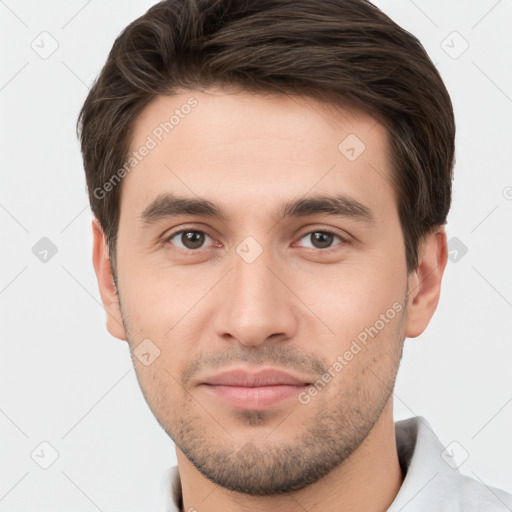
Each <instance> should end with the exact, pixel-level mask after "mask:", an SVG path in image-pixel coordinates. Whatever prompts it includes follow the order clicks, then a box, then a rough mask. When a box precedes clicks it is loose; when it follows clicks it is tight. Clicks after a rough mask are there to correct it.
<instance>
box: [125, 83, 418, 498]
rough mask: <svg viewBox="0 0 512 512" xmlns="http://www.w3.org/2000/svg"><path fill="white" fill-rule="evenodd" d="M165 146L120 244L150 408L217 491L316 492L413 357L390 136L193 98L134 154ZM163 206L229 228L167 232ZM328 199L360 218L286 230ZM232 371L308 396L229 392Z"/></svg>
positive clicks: (319, 215) (309, 103)
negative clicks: (190, 206) (174, 201)
mask: <svg viewBox="0 0 512 512" xmlns="http://www.w3.org/2000/svg"><path fill="white" fill-rule="evenodd" d="M190 98H194V99H195V101H196V102H197V103H196V104H195V103H194V105H195V106H193V108H186V107H185V108H182V107H183V105H186V104H187V101H188V100H190ZM192 103H193V102H192ZM190 104H191V102H190V101H189V105H190ZM176 109H178V111H179V114H180V115H178V116H177V117H178V118H179V121H176V119H177V118H174V119H173V121H174V123H173V124H174V126H173V128H172V130H169V127H167V129H168V130H169V133H167V134H166V133H165V131H163V133H162V128H160V130H158V129H157V127H158V126H159V125H160V123H163V122H165V121H168V120H169V118H170V116H171V115H172V114H173V113H174V111H175V110H176ZM155 130H156V131H155ZM155 134H158V136H157V135H155ZM148 136H151V138H152V139H153V140H154V141H155V142H156V146H155V147H151V148H150V150H149V152H148V154H147V156H145V157H144V159H143V160H142V161H141V162H140V163H138V164H137V166H136V167H135V168H133V169H132V170H131V171H130V172H129V173H128V175H127V176H126V177H125V178H124V180H123V183H122V195H121V205H120V224H119V231H118V239H117V278H118V290H119V299H120V305H121V312H122V323H123V326H124V329H125V331H126V334H125V336H126V339H127V340H128V342H129V345H130V349H131V351H132V355H133V352H134V351H135V350H136V349H137V351H136V354H138V356H139V357H133V360H134V364H135V369H136V372H137V377H138V380H139V382H140V385H141V388H142V390H143V392H144V395H145V398H146V400H147V402H148V404H149V406H150V407H151V409H152V411H153V413H154V414H155V416H156V418H157V419H158V421H159V423H160V424H161V425H162V427H163V428H164V429H165V431H166V432H167V433H168V434H169V436H170V437H172V439H173V440H174V441H175V443H176V445H177V447H178V448H179V450H181V451H182V452H183V453H184V454H186V456H187V457H188V458H189V459H190V461H191V462H192V463H193V464H194V465H195V466H196V468H197V469H198V470H199V471H200V472H201V473H202V474H203V475H204V476H206V477H208V478H209V479H211V480H212V481H214V482H215V483H217V484H219V485H221V486H224V487H226V488H228V489H232V490H236V491H240V492H245V493H248V494H261V495H264V494H274V493H280V492H286V491H290V490H294V489H300V488H303V487H305V486H306V485H308V484H311V483H313V482H315V481H317V480H318V479H320V478H321V477H322V476H324V475H326V474H327V473H328V472H329V471H331V470H332V469H333V468H334V467H336V466H338V465H339V464H340V463H341V462H342V461H343V460H345V459H346V458H347V457H348V456H349V455H350V454H351V453H352V452H353V451H354V450H355V449H356V448H357V447H358V446H359V445H360V443H361V442H362V441H363V440H364V439H365V437H366V436H367V435H368V433H369V432H370V431H371V429H372V427H373V426H374V425H375V424H376V422H377V421H378V420H379V417H380V416H381V413H382V412H383V410H384V408H385V407H386V405H389V403H390V397H391V395H392V389H393V385H394V381H395V376H396V372H397V369H398V365H399V361H400V357H401V350H402V345H403V340H404V336H405V332H406V331H405V326H406V304H405V298H406V295H407V284H408V282H407V279H408V277H407V268H406V260H405V248H404V240H403V235H402V231H401V227H400V221H399V216H398V207H397V197H396V194H395V192H394V190H393V188H392V186H391V185H390V183H389V178H390V176H391V173H392V170H391V168H390V165H389V163H388V156H387V155H388V154H387V151H388V140H387V132H386V130H385V129H384V127H383V126H382V125H381V124H379V123H377V122H376V121H375V119H374V118H373V117H371V116H370V115H367V114H364V113H362V112H360V111H357V110H354V109H343V110H335V109H334V108H330V109H329V108H328V107H327V106H326V105H325V104H322V103H320V102H317V101H314V100H312V99H305V98H298V97H294V98H290V97H286V96H281V95H275V96H273V97H269V96H261V95H252V94H248V93H239V92H236V93H235V92H232V93H229V94H227V93H225V92H222V91H221V90H209V91H207V92H199V91H183V90H182V91H180V93H179V94H177V95H174V96H170V97H158V98H156V99H155V100H153V101H152V102H151V103H150V104H149V105H148V106H147V107H146V108H145V110H144V111H143V112H142V114H141V115H140V117H139V118H138V119H137V122H136V123H135V128H134V132H133V136H132V146H131V149H132V150H137V149H138V148H140V147H141V146H143V145H149V146H153V144H152V143H151V142H149V144H148V140H149V139H148ZM158 138H161V139H162V140H161V141H159V140H158ZM363 145H364V146H363ZM164 194H173V195H175V196H180V197H184V198H190V199H191V200H207V201H209V202H210V203H213V204H214V205H216V206H218V207H219V208H220V209H221V210H222V211H223V212H224V213H225V217H224V218H219V217H216V216H211V215H208V214H207V213H206V211H202V212H198V213H195V214H190V213H186V212H185V211H184V210H182V211H183V212H184V213H181V214H178V215H176V214H175V215H164V213H165V212H167V213H169V204H168V203H166V202H165V201H160V203H159V207H158V208H155V204H154V203H153V202H154V201H155V200H156V199H157V198H160V199H162V197H163V196H162V195H164ZM320 196H324V197H325V196H329V197H332V198H334V197H338V196H340V197H343V198H345V200H346V201H345V202H344V203H343V204H342V206H343V205H344V207H343V208H341V209H340V212H339V214H338V215H334V214H332V213H328V212H325V211H316V213H315V212H312V211H311V210H309V213H308V211H304V210H302V213H303V215H288V214H289V213H293V212H286V213H287V215H286V216H281V214H282V213H284V212H283V211H282V210H283V208H284V204H285V203H290V202H294V201H298V200H300V201H301V202H302V204H303V205H304V204H306V202H307V201H309V200H311V199H312V198H316V197H320ZM152 203H153V205H152ZM338 204H341V203H338ZM151 206H153V207H151ZM299 206H300V204H299ZM310 206H311V205H310ZM313 206H315V205H313ZM296 210H297V209H296ZM144 212H145V215H143V213H144ZM299 212H300V210H299ZM296 213H297V212H296ZM181 230H183V231H184V232H183V233H179V234H176V233H177V232H178V231H181ZM143 340H146V341H144V344H143V345H140V344H141V343H142V342H143ZM147 340H150V341H147ZM139 345H140V347H139ZM138 347H139V348H138ZM158 351H159V355H158ZM350 354H352V355H350ZM157 355H158V357H156V359H154V357H155V356H157ZM153 359H154V360H153ZM151 361H152V362H151ZM149 363H150V364H149ZM336 363H338V364H336ZM231 369H241V370H244V371H247V372H248V373H250V374H255V373H257V372H259V371H261V370H263V369H279V370H282V371H285V372H287V373H288V374H291V375H292V376H294V377H295V378H296V379H297V380H298V382H300V383H301V384H302V385H288V386H284V385H281V386H278V385H275V386H270V387H267V388H266V389H264V388H262V387H259V389H258V388H257V387H256V388H255V387H253V388H252V389H248V388H245V389H244V388H243V386H241V385H240V383H239V382H238V381H236V382H235V381H231V383H233V382H234V383H235V384H236V383H237V382H238V386H235V387H233V386H231V388H230V387H229V386H227V385H226V384H229V383H230V382H226V381H225V380H224V381H222V379H221V380H220V381H217V382H223V383H224V385H213V384H214V383H215V382H216V381H215V380H214V377H215V376H217V375H219V374H220V373H223V372H225V371H228V370H231ZM329 376H330V379H329ZM318 381H323V385H322V383H321V382H320V383H319V382H318ZM208 383H209V384H208ZM258 383H259V384H265V383H266V382H264V381H259V382H257V384H258ZM270 383H271V382H270ZM315 383H316V387H315ZM253 384H254V383H253ZM274 384H275V382H274Z"/></svg>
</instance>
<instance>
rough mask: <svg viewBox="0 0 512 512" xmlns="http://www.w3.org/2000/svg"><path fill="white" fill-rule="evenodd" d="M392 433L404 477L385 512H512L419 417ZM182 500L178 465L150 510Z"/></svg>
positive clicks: (174, 507) (510, 497) (503, 496)
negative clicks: (464, 469) (462, 468)
mask: <svg viewBox="0 0 512 512" xmlns="http://www.w3.org/2000/svg"><path fill="white" fill-rule="evenodd" d="M395 432H396V442H397V449H398V458H399V461H400V465H401V467H402V471H403V472H404V473H405V478H404V481H403V484H402V487H401V488H400V491H399V492H398V494H397V495H396V497H395V499H394V501H393V503H392V504H391V506H390V507H389V508H388V512H490V511H492V512H512V494H508V493H507V492H505V491H502V490H500V489H497V488H495V487H489V486H488V485H486V484H485V483H484V482H481V481H478V480H475V479H473V478H470V477H468V476H465V475H462V474H461V473H460V471H459V470H458V468H457V465H458V464H460V463H461V461H460V460H459V461H457V460H456V457H454V455H457V454H454V448H453V447H450V445H448V447H444V446H443V445H442V444H441V442H440V441H439V439H438V438H437V436H436V435H435V434H434V432H433V431H432V428H431V427H430V425H429V423H428V422H427V421H426V420H425V419H424V418H423V417H421V416H416V417H413V418H409V419H407V420H402V421H398V422H396V423H395ZM455 449H457V446H455ZM458 449H459V450H463V448H462V447H460V445H459V447H458ZM458 455H459V458H460V455H461V454H460V453H459V454H458ZM463 456H464V453H463V452H462V457H463ZM181 502H182V494H181V483H180V476H179V472H178V466H173V467H171V468H170V469H168V470H167V472H166V473H165V474H164V476H163V478H162V481H161V483H160V488H159V493H158V496H156V503H158V506H157V508H156V510H155V512H181V508H180V507H181V506H182V503H181Z"/></svg>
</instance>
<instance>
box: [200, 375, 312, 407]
mask: <svg viewBox="0 0 512 512" xmlns="http://www.w3.org/2000/svg"><path fill="white" fill-rule="evenodd" d="M201 385H202V387H203V389H204V390H205V391H206V392H207V393H208V394H209V395H211V396H213V397H215V398H217V399H220V400H222V401H223V402H225V403H227V404H228V405H231V406H233V407H236V408H239V409H246V410H262V409H268V408H271V407H275V406H276V405H278V404H279V403H281V402H282V401H283V400H286V399H289V398H292V397H294V396H297V395H298V393H300V391H302V390H303V389H304V388H306V387H307V386H308V385H309V382H308V381H307V380H305V379H302V378H300V377H296V376H294V375H292V374H290V373H287V372H283V371H281V370H275V369H264V370H260V371H257V372H250V371H247V370H243V369H233V370H228V371H225V372H222V373H219V374H217V375H214V376H212V377H208V378H206V379H205V380H204V382H202V383H201Z"/></svg>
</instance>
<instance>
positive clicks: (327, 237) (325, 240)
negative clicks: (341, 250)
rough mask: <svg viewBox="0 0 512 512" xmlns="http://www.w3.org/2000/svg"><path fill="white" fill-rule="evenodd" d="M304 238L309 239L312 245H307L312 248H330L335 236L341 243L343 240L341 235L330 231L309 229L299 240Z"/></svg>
mask: <svg viewBox="0 0 512 512" xmlns="http://www.w3.org/2000/svg"><path fill="white" fill-rule="evenodd" d="M304 238H305V239H306V240H308V239H309V240H310V241H311V244H312V245H311V246H309V247H310V248H312V249H330V248H331V246H332V242H333V240H334V239H335V238H337V239H338V240H340V241H341V242H342V243H343V242H345V240H344V239H343V238H341V236H339V235H336V234H335V233H331V232H330V231H311V232H310V233H306V234H305V235H303V236H302V237H301V240H302V239H304ZM338 245H341V244H338Z"/></svg>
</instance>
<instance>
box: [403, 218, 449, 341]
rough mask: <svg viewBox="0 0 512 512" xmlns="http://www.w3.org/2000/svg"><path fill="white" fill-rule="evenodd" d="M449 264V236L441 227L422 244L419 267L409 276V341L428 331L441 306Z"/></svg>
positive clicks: (407, 325) (406, 332)
mask: <svg viewBox="0 0 512 512" xmlns="http://www.w3.org/2000/svg"><path fill="white" fill-rule="evenodd" d="M447 261H448V252H447V242H446V232H445V230H444V227H442V226H441V227H439V228H438V229H437V230H436V231H435V232H434V233H431V234H429V235H427V236H426V238H425V239H424V240H423V242H422V243H421V245H420V248H419V256H418V266H417V268H416V270H415V271H414V272H413V273H411V274H410V275H409V280H408V281H409V296H408V299H409V300H408V304H407V313H408V315H407V324H406V331H405V335H406V337H408V338H415V337H416V336H419V335H420V334H421V333H422V332H423V331H424V330H425V329H426V328H427V325H428V324H429V322H430V319H431V318H432V316H433V315H434V312H435V310H436V308H437V304H438V302H439V295H440V293H441V280H442V278H443V273H444V269H445V268H446V262H447Z"/></svg>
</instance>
